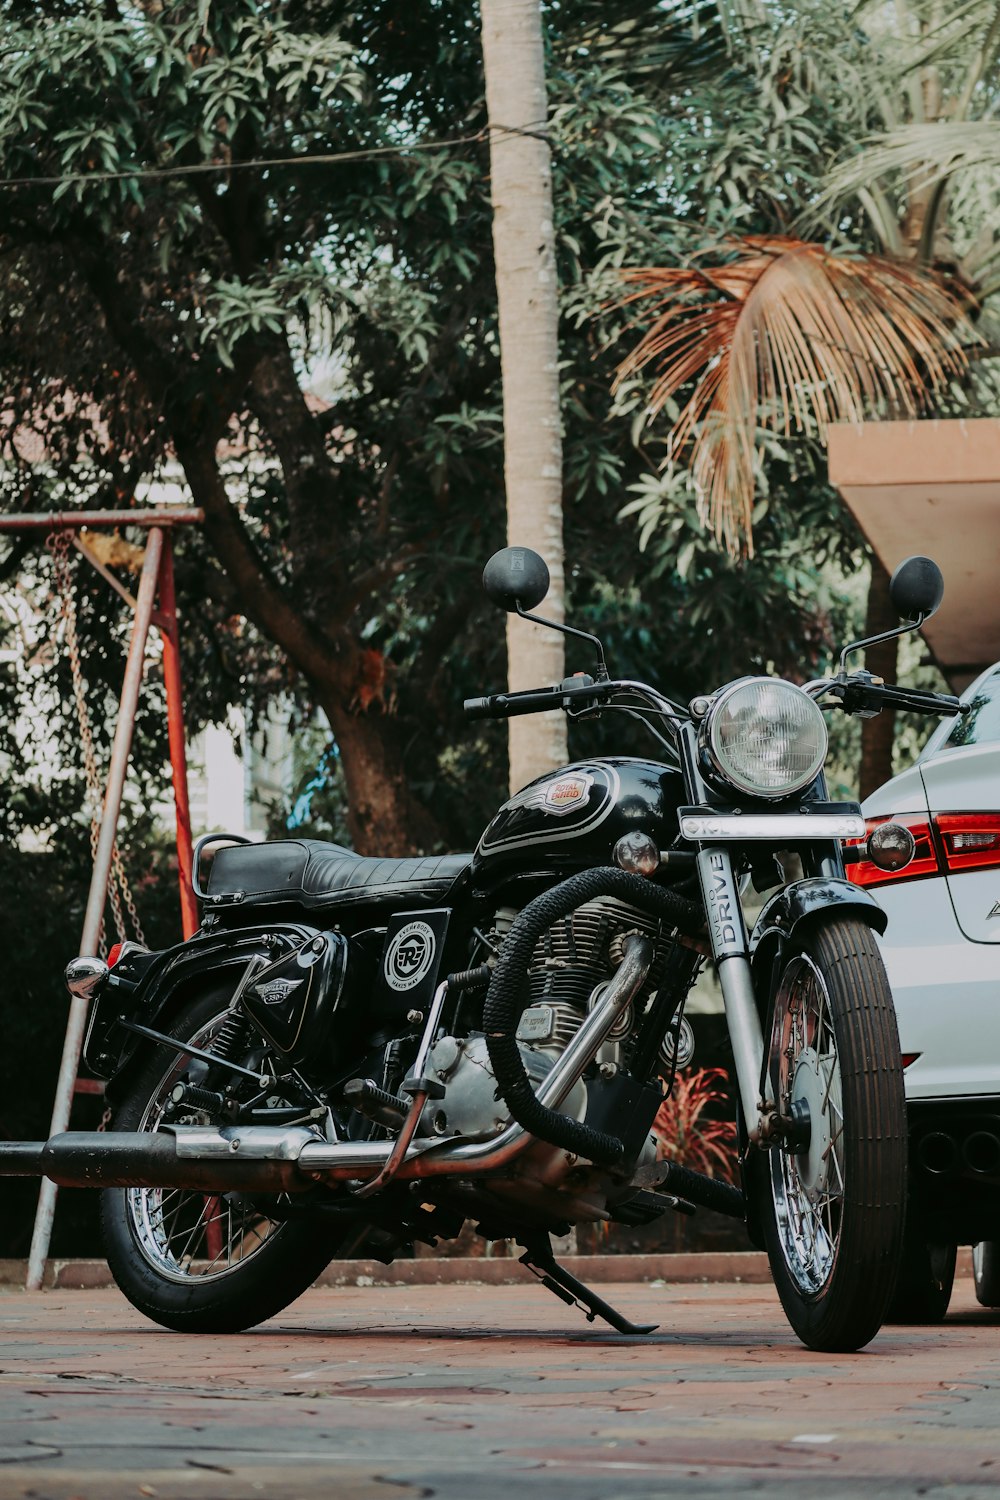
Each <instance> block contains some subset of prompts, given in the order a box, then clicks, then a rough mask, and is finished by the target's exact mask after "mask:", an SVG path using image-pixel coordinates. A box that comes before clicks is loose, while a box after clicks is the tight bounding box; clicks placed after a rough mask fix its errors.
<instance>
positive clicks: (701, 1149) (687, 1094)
mask: <svg viewBox="0 0 1000 1500" xmlns="http://www.w3.org/2000/svg"><path fill="white" fill-rule="evenodd" d="M728 1081H729V1075H728V1074H727V1073H726V1072H725V1070H724V1069H723V1068H697V1069H696V1070H695V1071H694V1072H693V1073H678V1075H677V1077H676V1078H675V1079H674V1086H673V1090H672V1091H671V1094H670V1097H669V1098H668V1099H664V1101H663V1103H662V1104H661V1105H660V1108H659V1110H658V1111H657V1114H656V1119H655V1120H654V1121H653V1135H654V1136H655V1137H656V1154H657V1157H658V1158H659V1159H660V1160H661V1161H675V1162H679V1163H680V1164H681V1165H682V1166H685V1167H690V1168H691V1169H692V1170H693V1171H696V1172H705V1173H707V1174H708V1176H709V1177H724V1178H726V1179H727V1180H728V1181H732V1180H733V1179H734V1178H735V1177H736V1167H737V1151H736V1123H735V1121H733V1120H719V1119H715V1118H713V1110H712V1107H713V1105H720V1104H721V1105H725V1106H727V1107H729V1097H728V1095H727V1094H726V1091H725V1088H724V1087H723V1085H725V1084H726V1083H728Z"/></svg>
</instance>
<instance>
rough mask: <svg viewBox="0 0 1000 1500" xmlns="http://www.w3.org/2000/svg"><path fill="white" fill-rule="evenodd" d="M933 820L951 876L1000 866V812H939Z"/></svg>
mask: <svg viewBox="0 0 1000 1500" xmlns="http://www.w3.org/2000/svg"><path fill="white" fill-rule="evenodd" d="M934 823H935V826H936V828H937V831H938V836H939V838H940V842H941V848H942V849H943V851H944V858H945V864H946V865H947V866H948V873H949V874H950V875H953V874H958V872H959V871H960V870H982V869H988V868H989V867H990V866H991V865H993V866H996V865H1000V813H939V814H938V815H937V817H936V818H935V819H934Z"/></svg>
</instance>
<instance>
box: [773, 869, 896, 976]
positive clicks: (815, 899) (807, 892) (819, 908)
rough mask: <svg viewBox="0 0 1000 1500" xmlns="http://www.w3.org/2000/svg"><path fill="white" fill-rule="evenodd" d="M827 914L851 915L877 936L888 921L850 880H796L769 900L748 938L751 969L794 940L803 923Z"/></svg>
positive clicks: (870, 897) (818, 877) (873, 902)
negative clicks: (751, 962) (866, 925)
mask: <svg viewBox="0 0 1000 1500" xmlns="http://www.w3.org/2000/svg"><path fill="white" fill-rule="evenodd" d="M828 911H838V912H843V913H844V914H845V915H847V914H848V913H850V915H851V916H853V917H857V919H858V920H859V921H861V922H866V923H867V924H868V926H869V927H871V928H874V930H875V931H876V932H877V933H878V934H879V935H880V936H881V934H882V933H883V932H885V929H886V926H887V924H888V921H889V918H888V917H887V916H886V914H885V912H884V911H883V910H882V908H881V906H879V904H878V902H877V901H876V900H875V898H874V897H873V896H870V895H869V894H868V892H867V891H865V890H863V889H862V888H861V886H858V885H853V884H852V883H851V881H849V880H841V879H838V878H836V877H834V876H826V875H817V876H813V877H811V878H810V879H808V880H796V881H795V882H794V884H792V885H786V886H785V887H784V888H783V889H782V890H780V891H778V893H777V895H775V896H772V897H771V899H770V901H768V903H767V905H766V906H765V907H764V909H763V911H762V912H761V914H760V916H759V917H758V918H757V921H756V924H755V926H754V930H753V933H752V935H751V938H750V951H751V953H752V955H753V963H754V967H755V968H757V967H758V966H759V965H760V964H761V963H762V962H765V961H766V960H767V959H768V957H769V956H770V954H771V953H773V951H774V949H775V948H776V947H777V946H778V945H779V944H781V943H784V942H787V941H788V940H789V939H791V938H794V937H795V936H796V935H797V933H798V932H799V931H800V929H801V928H802V926H803V924H804V923H807V922H810V921H813V920H814V919H815V918H816V917H818V916H821V915H822V914H823V913H824V912H828Z"/></svg>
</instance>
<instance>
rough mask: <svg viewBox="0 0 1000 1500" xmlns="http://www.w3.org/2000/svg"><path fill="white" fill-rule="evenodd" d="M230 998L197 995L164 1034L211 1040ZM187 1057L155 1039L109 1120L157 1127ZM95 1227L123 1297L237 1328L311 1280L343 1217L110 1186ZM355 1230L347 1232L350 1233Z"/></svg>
mask: <svg viewBox="0 0 1000 1500" xmlns="http://www.w3.org/2000/svg"><path fill="white" fill-rule="evenodd" d="M228 1006H229V994H228V992H214V993H213V994H210V995H205V996H203V997H202V998H201V999H199V1000H196V1001H194V1002H193V1003H192V1004H191V1005H189V1006H188V1007H187V1008H186V1009H185V1010H183V1011H182V1012H181V1013H180V1015H179V1016H178V1018H177V1020H176V1022H175V1023H174V1025H173V1026H172V1027H171V1035H173V1036H176V1037H178V1038H181V1039H183V1040H184V1041H187V1042H191V1043H192V1045H194V1046H197V1047H200V1048H202V1049H204V1050H211V1049H212V1044H213V1041H214V1040H215V1038H216V1037H217V1036H218V1034H219V1032H220V1030H221V1028H222V1026H223V1024H224V1023H225V1021H226V1018H227V1016H228ZM243 1060H244V1059H243V1058H242V1057H241V1056H236V1057H234V1058H233V1061H241V1062H242V1061H243ZM192 1067H196V1068H201V1069H203V1068H204V1064H195V1063H193V1060H192V1059H190V1058H186V1057H184V1056H183V1055H182V1054H179V1053H176V1052H174V1051H173V1050H172V1049H170V1048H168V1047H166V1046H159V1047H156V1048H155V1049H154V1050H153V1051H152V1052H151V1053H150V1055H149V1057H148V1059H147V1061H146V1062H145V1064H144V1065H143V1067H142V1068H141V1070H140V1071H139V1073H138V1075H137V1076H136V1078H135V1079H134V1080H133V1081H132V1084H131V1087H130V1088H129V1090H128V1092H127V1094H126V1095H125V1097H124V1098H123V1099H122V1101H121V1103H120V1105H119V1106H118V1109H117V1110H116V1112H115V1116H114V1119H113V1121H112V1125H111V1128H112V1129H113V1130H125V1131H146V1130H148V1131H155V1130H157V1129H159V1128H160V1126H161V1123H163V1120H164V1112H165V1110H166V1107H167V1105H168V1102H169V1099H170V1092H171V1090H172V1089H173V1088H174V1087H175V1086H176V1085H177V1083H178V1082H180V1081H182V1080H186V1079H189V1078H190V1076H191V1069H192ZM195 1081H200V1078H198V1079H196V1080H195ZM101 1227H102V1230H103V1234H104V1245H105V1252H106V1254H107V1259H108V1264H109V1266H110V1267H111V1271H112V1274H113V1275H114V1278H115V1280H116V1281H117V1283H118V1285H119V1287H120V1288H121V1290H122V1291H123V1292H124V1294H125V1296H126V1297H127V1298H128V1300H129V1301H130V1302H131V1303H132V1305H133V1306H134V1307H136V1308H138V1309H139V1311H140V1312H142V1313H145V1315H146V1316H147V1317H149V1318H152V1319H153V1320H154V1322H157V1323H161V1324H162V1325H163V1326H164V1327H165V1328H173V1329H176V1330H177V1331H178V1332H184V1333H235V1332H238V1331H239V1330H240V1329H243V1328H249V1327H251V1326H253V1325H254V1324H255V1323H261V1322H263V1321H264V1319H265V1318H270V1317H273V1316H274V1314H275V1313H277V1312H280V1311H281V1309H282V1308H284V1307H287V1306H288V1304H289V1303H290V1302H293V1301H294V1300H295V1298H296V1297H298V1296H299V1295H300V1294H301V1293H302V1292H304V1291H305V1290H306V1288H307V1287H308V1286H310V1285H311V1284H312V1282H313V1281H315V1279H316V1277H317V1276H318V1275H319V1274H320V1272H321V1271H322V1270H323V1269H324V1267H325V1266H326V1265H327V1263H328V1262H329V1261H330V1259H331V1258H332V1256H333V1255H334V1253H335V1252H336V1251H337V1250H338V1249H341V1250H342V1249H343V1246H344V1241H345V1239H346V1236H345V1234H344V1231H343V1228H342V1227H341V1226H337V1227H336V1229H333V1228H331V1226H329V1225H327V1224H324V1223H322V1221H320V1222H318V1223H317V1222H315V1221H309V1222H288V1221H286V1220H283V1219H280V1218H277V1217H275V1218H271V1217H270V1216H269V1215H268V1213H267V1212H266V1210H264V1209H262V1208H261V1207H260V1206H259V1205H258V1204H257V1203H256V1202H255V1201H254V1200H253V1199H251V1198H250V1197H248V1196H246V1195H244V1194H241V1193H225V1194H217V1195H206V1194H205V1193H203V1192H194V1191H191V1190H188V1189H185V1188H162V1187H157V1188H108V1189H106V1190H105V1191H104V1192H103V1193H102V1194H101ZM360 1237H361V1236H359V1235H358V1234H357V1233H355V1234H354V1235H353V1239H354V1241H355V1242H357V1241H358V1240H359V1239H360Z"/></svg>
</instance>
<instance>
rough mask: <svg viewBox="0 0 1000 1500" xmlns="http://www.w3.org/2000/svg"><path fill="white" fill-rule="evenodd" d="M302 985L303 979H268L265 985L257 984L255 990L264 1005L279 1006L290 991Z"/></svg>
mask: <svg viewBox="0 0 1000 1500" xmlns="http://www.w3.org/2000/svg"><path fill="white" fill-rule="evenodd" d="M304 983H305V980H304V979H270V980H268V982H267V984H259V985H256V986H255V988H256V990H257V993H258V995H259V996H260V998H261V999H262V1000H263V1002H264V1004H265V1005H280V1004H281V1002H282V1000H287V999H288V997H289V995H290V994H291V993H292V991H293V990H297V989H298V987H299V985H300V984H304Z"/></svg>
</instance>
